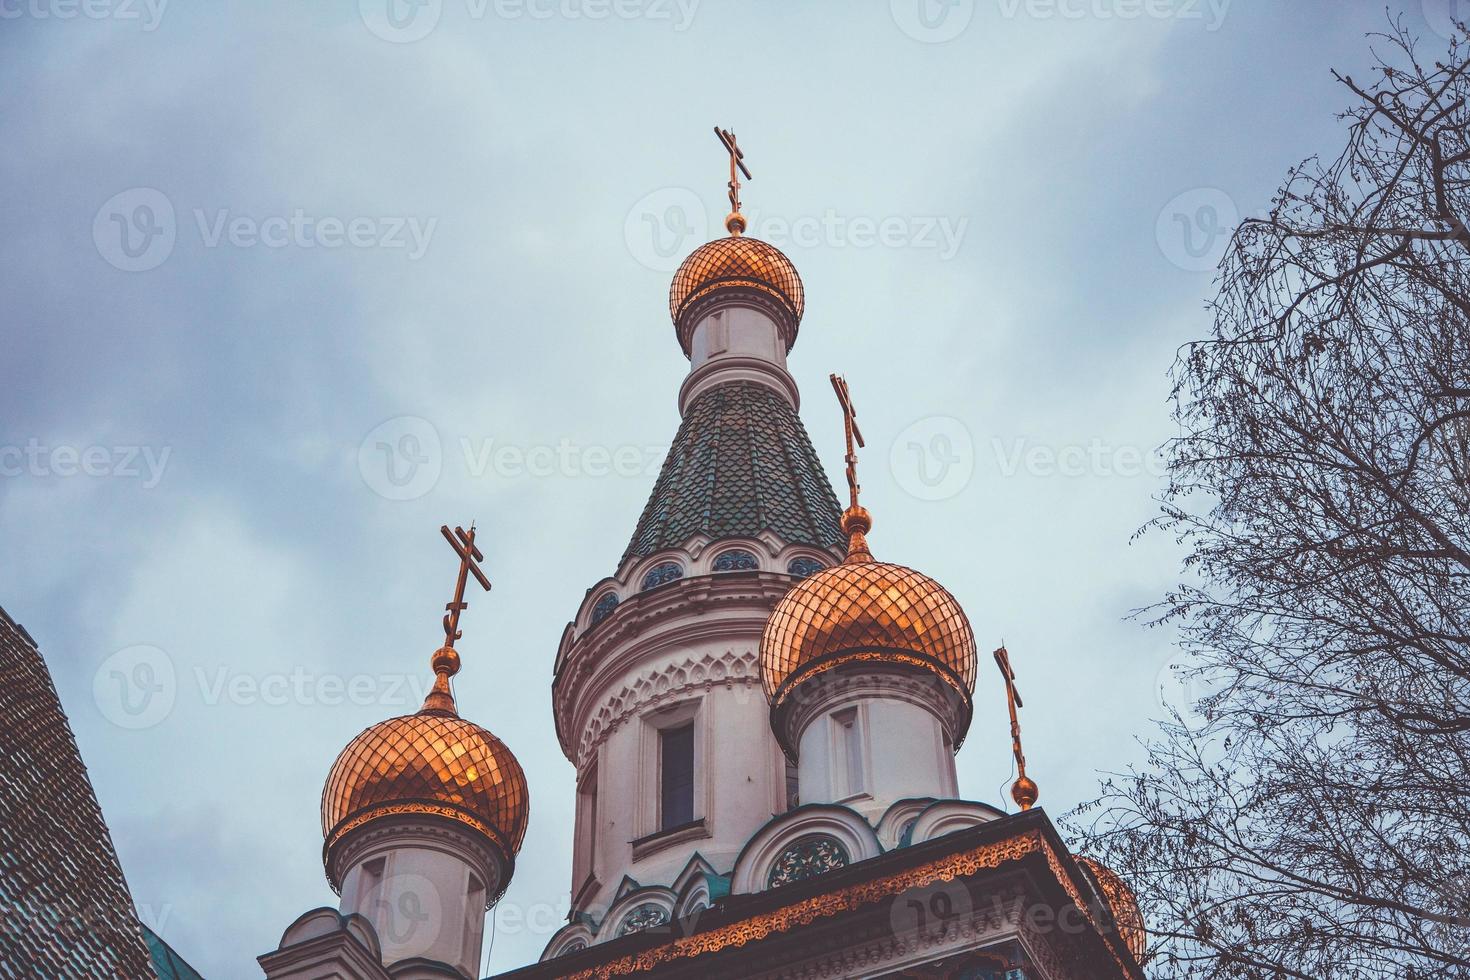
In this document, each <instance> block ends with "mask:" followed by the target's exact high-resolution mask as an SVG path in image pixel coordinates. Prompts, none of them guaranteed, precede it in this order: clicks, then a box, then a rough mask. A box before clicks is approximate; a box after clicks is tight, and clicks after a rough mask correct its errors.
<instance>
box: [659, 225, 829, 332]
mask: <svg viewBox="0 0 1470 980" xmlns="http://www.w3.org/2000/svg"><path fill="white" fill-rule="evenodd" d="M741 227H743V221H742V225H741ZM732 230H733V229H732ZM733 293H739V294H741V295H742V296H743V297H744V298H745V299H747V300H750V301H753V302H754V303H756V304H757V305H759V306H760V307H761V308H763V309H765V310H766V311H767V312H768V313H770V314H771V316H772V318H773V319H775V321H776V323H777V324H778V325H779V326H780V328H781V332H782V336H783V337H785V339H786V349H787V350H790V349H791V345H792V344H794V343H796V328H797V325H798V324H800V323H801V314H802V311H803V310H804V309H805V305H806V294H805V292H804V291H803V289H802V285H801V276H799V275H797V273H796V266H794V265H792V263H791V260H790V259H788V258H787V257H786V256H785V255H784V254H783V253H782V252H781V250H780V249H779V248H777V247H776V246H774V245H771V244H770V243H768V242H763V241H761V240H760V239H758V238H747V237H745V236H744V235H741V234H738V233H735V234H731V235H730V236H729V237H728V238H717V239H715V240H714V241H712V242H706V243H705V244H703V245H701V246H699V248H697V249H695V250H694V251H693V252H692V253H690V255H689V257H688V258H687V259H685V260H684V263H683V264H682V265H681V266H679V270H678V271H677V272H675V273H674V281H673V284H672V285H671V286H670V287H669V315H670V316H672V317H673V318H674V328H675V330H676V331H677V333H678V336H679V343H680V344H681V345H682V346H683V348H684V353H685V354H689V353H690V341H691V338H692V335H693V333H694V327H695V325H696V324H697V323H698V322H699V319H700V317H701V316H702V315H703V313H704V311H705V310H707V309H708V308H709V307H710V306H711V305H712V304H713V303H715V302H716V301H717V300H722V299H726V298H729V297H730V296H731V295H732V294H733Z"/></svg>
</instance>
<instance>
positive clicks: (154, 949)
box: [143, 926, 204, 980]
mask: <svg viewBox="0 0 1470 980" xmlns="http://www.w3.org/2000/svg"><path fill="white" fill-rule="evenodd" d="M143 938H144V939H146V940H147V941H148V952H149V953H151V954H153V972H154V973H156V974H158V980H204V977H202V976H200V974H199V971H198V970H196V969H194V968H193V967H192V966H190V965H189V964H188V963H186V962H185V961H184V958H183V957H182V956H180V955H179V954H178V953H177V952H175V951H174V948H173V947H172V946H170V945H169V944H168V943H166V942H164V941H163V939H162V938H160V937H159V935H158V933H156V932H154V931H153V930H152V929H149V928H148V927H147V926H144V927H143Z"/></svg>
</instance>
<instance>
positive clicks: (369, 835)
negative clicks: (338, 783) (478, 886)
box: [322, 801, 515, 911]
mask: <svg viewBox="0 0 1470 980" xmlns="http://www.w3.org/2000/svg"><path fill="white" fill-rule="evenodd" d="M415 839H417V840H420V841H422V840H425V839H429V840H434V841H436V842H439V843H440V844H441V845H447V846H449V848H450V849H451V850H452V851H454V852H455V853H457V854H460V855H462V856H463V855H465V852H468V853H469V855H470V856H473V858H474V859H475V860H477V861H478V862H479V864H480V866H481V871H482V873H483V874H485V875H486V878H487V880H486V904H485V908H486V910H487V911H488V910H489V909H490V908H491V906H493V905H494V904H495V902H496V901H497V900H498V899H499V898H500V896H501V894H502V893H503V892H504V890H505V887H506V886H507V885H509V884H510V879H511V875H512V874H513V873H514V871H515V858H514V856H512V855H511V852H510V851H508V850H507V849H506V848H505V844H504V842H503V841H502V840H501V839H500V837H499V836H498V834H497V833H496V831H495V830H494V828H491V827H489V826H488V825H487V824H485V823H484V822H483V821H481V820H479V819H478V818H476V817H474V816H473V815H471V814H468V813H465V812H464V811H461V810H458V809H456V808H454V807H449V806H445V805H443V804H440V803H433V802H427V801H410V802H406V803H395V804H388V805H384V806H379V807H375V808H373V809H371V810H368V811H365V812H364V813H361V814H359V815H357V816H355V817H353V818H352V819H350V820H347V821H345V822H344V823H343V824H342V825H341V826H340V827H338V828H336V829H335V830H334V831H333V832H332V835H331V836H330V837H328V838H327V841H326V842H325V843H324V844H323V845H322V847H323V850H324V852H325V854H326V862H325V864H326V871H327V883H328V884H329V885H331V887H332V891H334V892H336V893H337V894H339V895H340V894H341V893H342V879H343V878H344V877H345V875H346V870H347V869H348V868H350V867H351V866H352V864H353V863H354V862H355V861H356V860H357V859H358V858H359V857H360V856H361V855H362V854H363V852H364V851H368V850H371V849H372V848H373V847H375V846H378V845H385V844H386V845H393V844H398V843H402V842H405V841H412V840H415Z"/></svg>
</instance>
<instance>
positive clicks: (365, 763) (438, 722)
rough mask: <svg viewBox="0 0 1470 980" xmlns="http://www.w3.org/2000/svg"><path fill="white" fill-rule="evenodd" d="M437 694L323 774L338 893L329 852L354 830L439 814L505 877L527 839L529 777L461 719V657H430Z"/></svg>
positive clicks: (350, 748) (325, 853) (370, 732)
mask: <svg viewBox="0 0 1470 980" xmlns="http://www.w3.org/2000/svg"><path fill="white" fill-rule="evenodd" d="M433 662H434V671H435V674H436V677H435V680H434V689H433V690H432V691H431V692H430V694H429V696H428V697H427V698H426V699H425V700H424V706H423V708H422V709H421V710H420V711H419V712H418V713H417V714H412V715H402V716H400V717H397V718H389V719H388V720H387V721H380V722H378V723H377V724H376V725H373V726H371V727H370V728H368V729H367V730H366V731H364V732H362V734H360V735H358V736H357V737H356V738H354V739H353V740H352V741H351V742H349V743H348V744H347V747H346V748H345V749H343V750H342V754H341V755H339V756H337V761H336V762H334V763H333V764H332V770H331V772H330V773H329V774H328V776H327V782H326V786H325V787H323V789H322V835H323V837H324V838H325V841H324V843H323V846H322V857H323V861H324V862H325V864H326V868H327V880H328V881H329V882H330V883H331V885H332V888H333V889H340V888H341V881H340V878H339V869H338V868H337V867H335V862H334V860H333V857H334V853H335V851H336V850H337V848H338V847H339V846H340V845H341V844H342V843H343V841H344V839H345V838H346V837H347V835H348V834H350V833H351V832H352V831H354V830H357V829H358V828H360V827H362V826H364V825H366V824H368V823H371V822H373V821H375V820H379V819H382V818H386V817H395V816H402V815H425V816H434V817H441V818H443V819H446V820H452V821H455V822H456V823H458V824H460V825H462V826H465V827H469V828H470V829H472V830H475V831H478V832H479V833H480V834H482V835H483V836H484V837H485V838H487V839H488V840H489V842H490V844H491V845H492V846H493V847H494V848H495V849H496V850H497V851H498V852H499V853H500V855H501V857H502V858H503V859H504V862H505V867H506V871H505V873H503V874H502V875H501V881H502V885H503V884H504V883H506V882H509V880H510V871H509V869H510V868H511V867H513V866H514V862H515V856H516V854H517V852H519V851H520V848H521V841H522V840H523V839H524V838H525V836H526V822H527V819H528V817H529V795H530V794H529V792H528V790H527V787H526V774H525V772H524V771H522V769H521V766H520V763H519V762H517V761H516V758H515V756H514V755H512V754H511V751H510V749H508V748H506V746H505V743H504V742H502V741H500V739H498V738H496V737H495V736H494V735H492V734H491V733H490V732H489V731H487V730H486V729H484V728H481V727H480V726H479V725H476V724H474V723H473V722H469V721H466V720H464V719H463V718H461V717H459V715H458V713H457V712H456V711H455V706H454V698H453V696H452V695H451V694H450V691H449V677H450V676H451V675H452V674H454V673H455V672H456V671H457V670H458V668H459V654H458V653H456V652H455V651H454V649H453V648H452V647H447V646H446V647H443V648H441V649H440V650H438V651H437V652H436V653H435V654H434V661H433Z"/></svg>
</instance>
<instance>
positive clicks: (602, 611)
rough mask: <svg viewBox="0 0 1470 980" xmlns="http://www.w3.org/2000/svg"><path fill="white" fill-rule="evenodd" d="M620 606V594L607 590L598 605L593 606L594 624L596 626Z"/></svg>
mask: <svg viewBox="0 0 1470 980" xmlns="http://www.w3.org/2000/svg"><path fill="white" fill-rule="evenodd" d="M616 608H618V594H617V593H616V592H605V593H603V595H602V598H601V599H598V600H597V605H595V606H593V607H592V625H593V626H596V625H597V624H598V623H600V622H602V621H603V620H604V619H606V618H607V617H609V616H611V615H612V612H613V610H614V609H616Z"/></svg>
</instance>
